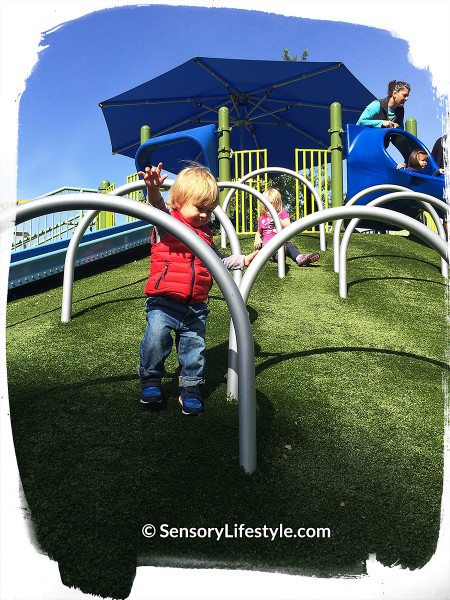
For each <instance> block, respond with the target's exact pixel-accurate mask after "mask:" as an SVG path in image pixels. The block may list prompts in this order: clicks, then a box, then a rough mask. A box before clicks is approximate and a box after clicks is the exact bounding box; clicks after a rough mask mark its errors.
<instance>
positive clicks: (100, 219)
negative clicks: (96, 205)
mask: <svg viewBox="0 0 450 600" xmlns="http://www.w3.org/2000/svg"><path fill="white" fill-rule="evenodd" d="M110 185H111V184H110V183H109V181H108V180H107V179H103V181H102V182H101V183H100V185H99V186H98V191H99V192H100V193H101V194H106V190H107V189H108V188H109V187H110ZM110 215H111V213H107V212H105V211H102V212H100V213H99V214H98V216H97V229H105V228H106V227H110V226H111V216H110Z"/></svg>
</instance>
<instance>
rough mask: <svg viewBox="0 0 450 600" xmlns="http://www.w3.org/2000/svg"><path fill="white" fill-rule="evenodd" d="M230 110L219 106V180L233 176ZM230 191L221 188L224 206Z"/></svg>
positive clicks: (225, 179)
mask: <svg viewBox="0 0 450 600" xmlns="http://www.w3.org/2000/svg"><path fill="white" fill-rule="evenodd" d="M230 132H231V128H230V111H229V109H228V108H227V107H226V106H222V107H221V108H219V127H218V133H219V147H218V152H217V155H218V160H219V181H230V177H231V147H230ZM227 193H228V190H226V189H222V190H220V205H221V206H222V204H223V201H224V200H225V197H226V195H227ZM227 213H228V216H229V213H230V209H229V208H228V207H227Z"/></svg>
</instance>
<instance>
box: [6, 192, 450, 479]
mask: <svg viewBox="0 0 450 600" xmlns="http://www.w3.org/2000/svg"><path fill="white" fill-rule="evenodd" d="M227 184H229V185H230V186H236V187H239V186H240V185H241V184H236V183H231V182H226V183H224V184H223V185H224V186H225V185H227ZM99 196H100V195H95V194H74V195H72V197H71V198H70V199H65V200H63V201H62V202H63V203H64V206H65V207H67V208H68V209H72V208H79V207H83V208H85V209H88V210H92V211H96V210H99V209H100V208H103V207H105V206H106V207H107V208H110V207H111V205H112V204H113V202H114V203H115V206H114V208H116V209H118V210H119V211H121V212H123V213H124V214H130V215H132V216H135V217H137V218H141V219H143V220H146V221H148V222H151V223H153V224H155V225H158V226H161V227H164V228H165V229H166V230H167V231H169V232H170V233H171V234H172V235H175V236H177V237H178V238H179V239H180V240H181V241H182V242H183V243H185V244H186V245H187V246H188V247H189V248H190V249H191V250H192V251H193V252H194V253H196V254H197V255H198V256H199V257H200V258H201V260H202V261H203V262H204V263H205V265H206V266H207V267H208V269H210V271H211V273H212V275H213V277H214V278H215V280H216V282H217V284H218V285H219V287H220V289H221V291H222V293H223V295H224V298H225V300H226V302H227V305H228V308H229V310H230V313H231V319H232V323H233V326H234V331H236V337H237V351H236V352H235V364H236V377H235V379H234V380H233V381H232V383H231V386H232V389H231V391H230V392H229V393H231V394H233V395H236V397H237V399H238V407H239V459H240V464H241V466H242V467H243V468H244V470H245V471H246V472H248V473H254V472H255V471H256V468H257V456H256V401H255V365H254V353H253V341H252V334H251V327H250V322H249V318H248V314H247V310H246V306H245V305H246V301H247V299H248V296H249V293H250V291H251V287H252V285H253V283H254V281H255V278H256V276H257V275H258V273H259V272H260V270H261V269H262V267H263V266H264V264H265V263H266V262H267V261H268V260H269V259H270V257H271V256H272V254H274V253H275V252H276V251H277V250H278V249H279V248H280V247H282V246H283V245H284V243H286V241H288V240H289V239H290V238H291V237H292V236H293V235H295V234H296V233H299V232H301V231H303V230H305V229H307V228H308V227H310V226H311V225H316V224H319V223H321V222H324V221H325V220H336V219H340V218H344V217H349V218H352V219H357V218H360V217H368V218H370V219H374V220H379V221H382V222H385V223H389V224H392V225H395V226H400V227H402V228H404V229H408V230H409V231H411V232H412V233H414V234H415V235H416V236H418V237H419V238H420V239H422V240H423V241H424V242H425V243H427V244H428V245H429V246H430V247H431V248H433V249H434V250H436V251H437V252H438V254H439V255H440V256H441V258H442V259H445V260H447V261H448V256H447V244H446V242H445V241H444V240H443V239H442V238H441V237H440V236H438V235H436V234H435V233H434V232H432V231H431V230H430V229H429V228H428V227H426V226H425V225H423V224H421V223H419V222H417V221H416V220H414V219H412V218H411V217H408V216H405V215H402V214H401V213H397V212H395V211H392V210H388V209H383V208H374V207H371V206H348V207H337V208H331V209H327V210H323V211H318V212H317V213H315V214H313V215H309V216H307V217H302V218H301V219H299V220H298V221H295V222H294V223H291V224H290V225H289V226H288V227H286V228H285V229H284V230H282V231H280V232H278V233H277V234H276V236H274V238H273V239H272V240H271V241H270V242H269V243H268V244H266V246H265V247H264V248H263V249H262V250H261V252H260V253H259V254H258V256H257V257H256V258H255V259H254V261H253V262H252V264H251V265H250V266H249V268H248V269H247V271H246V273H245V275H244V276H243V278H242V281H241V283H240V286H239V287H238V286H237V285H236V283H235V282H234V281H233V280H232V278H231V277H230V276H229V275H228V272H227V270H226V268H225V267H224V266H223V264H222V263H221V261H220V259H219V258H218V257H217V256H216V255H215V253H214V252H213V251H212V250H211V248H209V247H208V246H207V244H205V243H204V242H203V241H202V240H201V239H200V238H198V236H196V235H195V233H193V232H191V231H190V230H189V229H188V228H186V227H185V226H184V225H182V224H180V223H178V222H177V221H176V220H175V219H171V218H170V216H169V215H167V214H165V213H163V212H161V211H158V210H157V209H154V208H153V207H151V206H147V205H143V204H141V203H138V202H135V201H133V200H124V199H115V200H111V199H108V200H106V201H105V200H104V199H103V198H100V197H99ZM51 210H52V204H51V201H49V200H48V199H41V200H38V201H36V202H33V203H28V204H27V205H23V206H21V207H19V209H18V211H17V214H16V221H17V222H18V223H21V222H23V221H25V220H27V219H28V218H33V217H35V216H38V215H40V214H44V213H46V212H50V211H51ZM218 214H219V215H220V217H219V218H220V219H221V220H222V222H223V223H226V221H227V217H226V215H225V213H223V211H222V212H221V211H220V210H219V211H218ZM4 218H5V221H6V222H7V221H8V218H10V215H8V214H7V215H5V217H4ZM225 227H226V229H228V230H229V231H231V229H230V226H229V224H228V223H227V224H226V226H225ZM230 354H232V353H231V352H230ZM234 385H237V389H233V386H234Z"/></svg>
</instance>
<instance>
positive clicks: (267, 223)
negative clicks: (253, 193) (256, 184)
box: [254, 188, 320, 267]
mask: <svg viewBox="0 0 450 600" xmlns="http://www.w3.org/2000/svg"><path fill="white" fill-rule="evenodd" d="M263 196H264V197H265V198H267V200H269V202H270V203H271V204H272V206H273V207H274V208H275V210H276V211H277V213H278V216H279V218H280V222H281V226H282V227H287V226H288V225H289V224H290V222H291V219H290V218H289V215H288V213H287V212H286V211H285V210H284V209H283V204H282V201H281V194H280V192H279V191H278V190H277V189H275V188H270V189H268V190H267V191H265V192H264V193H263ZM276 232H277V231H276V229H275V223H274V222H273V219H272V217H271V216H270V214H269V211H268V210H267V208H266V207H265V206H262V207H261V216H260V217H259V219H258V231H257V232H256V235H255V242H254V246H255V248H256V249H259V248H262V246H264V244H267V242H269V241H270V240H271V239H272V238H273V236H274V235H275V234H276ZM284 251H285V253H286V255H287V256H289V257H290V258H291V259H292V260H293V261H295V262H296V263H297V264H298V266H299V267H305V266H307V265H309V264H311V263H315V262H316V261H318V260H319V258H320V254H319V253H318V252H312V253H311V254H302V253H301V252H300V250H299V249H298V248H297V246H296V245H295V244H293V243H292V242H287V243H286V244H285V246H284Z"/></svg>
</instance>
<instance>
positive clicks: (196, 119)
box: [113, 102, 224, 154]
mask: <svg viewBox="0 0 450 600" xmlns="http://www.w3.org/2000/svg"><path fill="white" fill-rule="evenodd" d="M223 105H224V104H223V102H220V103H219V104H218V105H217V107H213V108H210V107H209V106H207V107H205V108H206V110H204V111H202V112H200V113H198V114H196V115H193V116H192V117H190V118H188V119H184V121H180V122H178V123H175V124H173V125H170V126H168V127H166V128H165V129H161V131H158V132H156V134H154V135H153V137H157V136H158V135H165V134H166V133H170V132H171V131H172V130H173V129H177V128H178V127H181V126H182V125H186V124H187V123H196V122H197V123H214V124H216V123H217V118H216V119H214V121H201V120H200V119H201V117H204V116H205V115H206V114H208V113H210V112H213V113H215V114H217V112H218V109H219V108H220V107H221V106H223ZM136 145H137V146H139V145H140V141H139V139H136V140H135V141H134V142H131V143H129V144H127V145H126V146H122V147H121V148H118V149H116V150H114V151H113V154H120V153H121V152H124V151H125V150H129V149H130V148H133V146H136Z"/></svg>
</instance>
